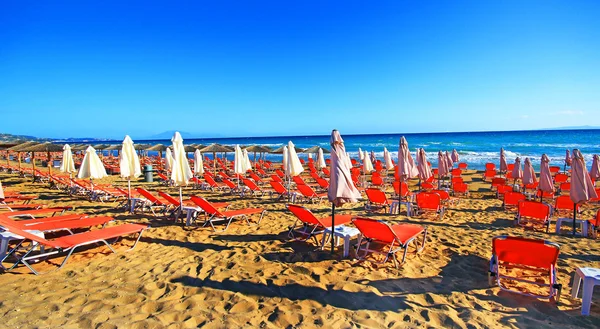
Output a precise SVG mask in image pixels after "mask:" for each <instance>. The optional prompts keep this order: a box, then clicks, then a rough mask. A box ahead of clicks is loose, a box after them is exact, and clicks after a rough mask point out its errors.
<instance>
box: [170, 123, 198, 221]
mask: <svg viewBox="0 0 600 329" xmlns="http://www.w3.org/2000/svg"><path fill="white" fill-rule="evenodd" d="M171 142H173V158H172V161H173V163H172V167H171V180H172V181H173V183H174V184H175V185H177V186H179V204H180V205H183V196H182V187H183V186H184V185H187V184H188V182H189V181H190V179H192V177H194V174H192V170H191V169H190V164H189V162H188V159H187V156H186V152H185V149H184V147H183V138H181V134H179V132H178V131H176V132H175V135H173V138H171ZM167 156H168V151H167ZM179 211H180V212H181V209H179Z"/></svg>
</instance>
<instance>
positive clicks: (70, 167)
mask: <svg viewBox="0 0 600 329" xmlns="http://www.w3.org/2000/svg"><path fill="white" fill-rule="evenodd" d="M60 171H61V172H64V173H68V174H69V177H71V174H72V173H74V172H75V161H73V153H72V152H71V147H70V146H69V144H65V146H63V157H62V160H61V161H60Z"/></svg>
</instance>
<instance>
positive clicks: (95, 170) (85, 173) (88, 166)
mask: <svg viewBox="0 0 600 329" xmlns="http://www.w3.org/2000/svg"><path fill="white" fill-rule="evenodd" d="M106 176H108V175H107V174H106V169H104V165H103V164H102V160H100V158H99V157H98V154H96V150H95V149H94V148H93V147H92V146H88V147H87V149H85V156H84V157H83V161H82V162H81V166H80V167H79V172H78V173H77V178H79V179H85V178H89V179H90V182H91V183H92V191H93V189H94V183H93V180H94V179H100V178H104V177H106Z"/></svg>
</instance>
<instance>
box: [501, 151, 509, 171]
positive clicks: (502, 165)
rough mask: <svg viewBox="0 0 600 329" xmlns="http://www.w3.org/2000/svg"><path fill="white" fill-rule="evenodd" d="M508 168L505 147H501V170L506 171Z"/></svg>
mask: <svg viewBox="0 0 600 329" xmlns="http://www.w3.org/2000/svg"><path fill="white" fill-rule="evenodd" d="M507 170H508V165H507V164H506V155H505V154H504V149H503V148H500V172H506V171H507Z"/></svg>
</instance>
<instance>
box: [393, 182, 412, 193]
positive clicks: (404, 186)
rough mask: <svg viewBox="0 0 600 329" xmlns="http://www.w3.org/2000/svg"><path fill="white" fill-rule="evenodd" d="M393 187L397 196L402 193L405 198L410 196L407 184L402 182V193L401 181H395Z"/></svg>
mask: <svg viewBox="0 0 600 329" xmlns="http://www.w3.org/2000/svg"><path fill="white" fill-rule="evenodd" d="M392 185H393V186H394V191H395V192H396V194H398V195H399V194H400V192H402V195H401V196H403V197H405V196H408V195H409V194H410V190H409V189H408V184H406V182H402V191H400V182H399V181H394V182H393V183H392Z"/></svg>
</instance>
